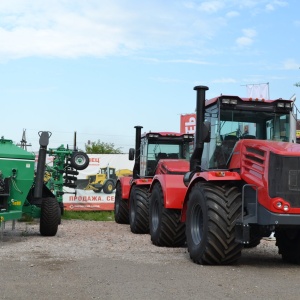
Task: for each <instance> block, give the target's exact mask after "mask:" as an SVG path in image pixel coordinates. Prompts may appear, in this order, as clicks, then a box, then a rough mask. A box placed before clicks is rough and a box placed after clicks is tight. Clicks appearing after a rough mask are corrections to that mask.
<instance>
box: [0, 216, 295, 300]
mask: <svg viewBox="0 0 300 300" xmlns="http://www.w3.org/2000/svg"><path fill="white" fill-rule="evenodd" d="M10 226H11V224H9V223H7V224H6V228H5V229H4V231H3V232H2V236H1V237H0V253H1V255H0V260H1V262H0V265H1V271H2V272H1V275H0V276H1V277H0V282H1V288H0V299H25V300H26V299H40V298H43V299H162V298H164V299H195V298H197V299H271V298H272V299H282V298H283V297H285V298H286V299H299V296H298V294H299V288H300V272H298V266H294V265H288V264H284V263H283V262H282V261H281V258H280V256H279V255H278V254H277V252H278V251H277V248H276V246H275V242H274V241H266V240H262V242H261V244H260V245H259V246H258V247H256V248H254V249H245V250H244V251H243V254H242V258H241V259H240V261H239V262H238V264H237V265H234V266H200V265H196V264H194V263H192V262H191V260H190V259H189V255H188V252H187V249H186V248H162V247H156V246H154V245H152V244H151V241H150V237H149V235H147V234H145V235H135V234H132V233H131V232H130V229H129V226H128V225H120V224H116V223H115V222H93V221H78V220H63V223H62V225H60V227H59V231H58V233H57V235H56V236H55V237H42V236H40V234H39V226H38V224H26V223H17V224H16V229H15V230H14V231H12V230H11V229H10Z"/></svg>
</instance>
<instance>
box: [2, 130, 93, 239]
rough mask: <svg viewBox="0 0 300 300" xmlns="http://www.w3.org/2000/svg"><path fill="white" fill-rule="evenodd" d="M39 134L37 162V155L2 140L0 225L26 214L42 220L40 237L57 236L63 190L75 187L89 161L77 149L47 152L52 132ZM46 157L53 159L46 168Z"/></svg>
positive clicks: (60, 149)
mask: <svg viewBox="0 0 300 300" xmlns="http://www.w3.org/2000/svg"><path fill="white" fill-rule="evenodd" d="M39 135H40V150H39V155H38V159H37V161H36V156H35V154H33V153H30V152H27V151H26V150H24V149H22V148H20V147H18V146H17V145H15V144H14V143H13V142H12V141H11V140H8V139H4V138H1V139H0V226H2V225H3V222H6V221H15V220H18V219H20V218H22V216H24V215H27V216H30V217H32V218H39V219H40V233H41V235H43V236H54V235H56V233H57V230H58V225H59V224H60V222H61V215H62V214H63V202H62V199H63V197H62V196H63V194H64V190H63V187H64V186H67V187H73V188H74V187H76V186H75V182H76V175H77V174H78V170H83V169H85V168H86V167H87V166H88V164H89V158H88V156H87V154H86V153H84V152H81V151H78V150H77V149H76V147H75V146H74V149H69V148H65V147H64V146H63V145H62V146H60V147H59V148H56V149H49V150H47V146H48V143H49V138H50V136H51V133H50V132H48V131H41V132H39ZM47 154H48V155H49V156H53V164H52V166H46V156H47ZM46 171H47V172H48V174H50V178H48V179H49V181H48V182H45V172H46ZM50 183H51V184H50Z"/></svg>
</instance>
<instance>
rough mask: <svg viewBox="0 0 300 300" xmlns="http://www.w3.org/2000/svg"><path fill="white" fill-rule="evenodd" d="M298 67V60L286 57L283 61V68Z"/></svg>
mask: <svg viewBox="0 0 300 300" xmlns="http://www.w3.org/2000/svg"><path fill="white" fill-rule="evenodd" d="M299 68H300V62H296V60H294V59H287V60H285V61H284V62H283V69H285V70H296V69H299Z"/></svg>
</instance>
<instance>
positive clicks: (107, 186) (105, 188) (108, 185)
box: [103, 180, 115, 194]
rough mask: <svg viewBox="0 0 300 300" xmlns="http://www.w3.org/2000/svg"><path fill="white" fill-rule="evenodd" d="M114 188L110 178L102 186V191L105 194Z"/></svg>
mask: <svg viewBox="0 0 300 300" xmlns="http://www.w3.org/2000/svg"><path fill="white" fill-rule="evenodd" d="M114 189H115V183H114V182H113V181H112V180H107V181H106V182H105V184H104V186H103V192H104V193H105V194H111V193H112V192H113V191H114Z"/></svg>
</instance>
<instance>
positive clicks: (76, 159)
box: [70, 151, 90, 170]
mask: <svg viewBox="0 0 300 300" xmlns="http://www.w3.org/2000/svg"><path fill="white" fill-rule="evenodd" d="M89 163H90V159H89V157H88V155H87V154H86V153H84V152H81V151H79V152H78V151H76V152H74V153H73V154H72V156H71V159H70V166H71V167H72V168H74V169H76V170H84V169H86V168H87V167H88V165H89Z"/></svg>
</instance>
